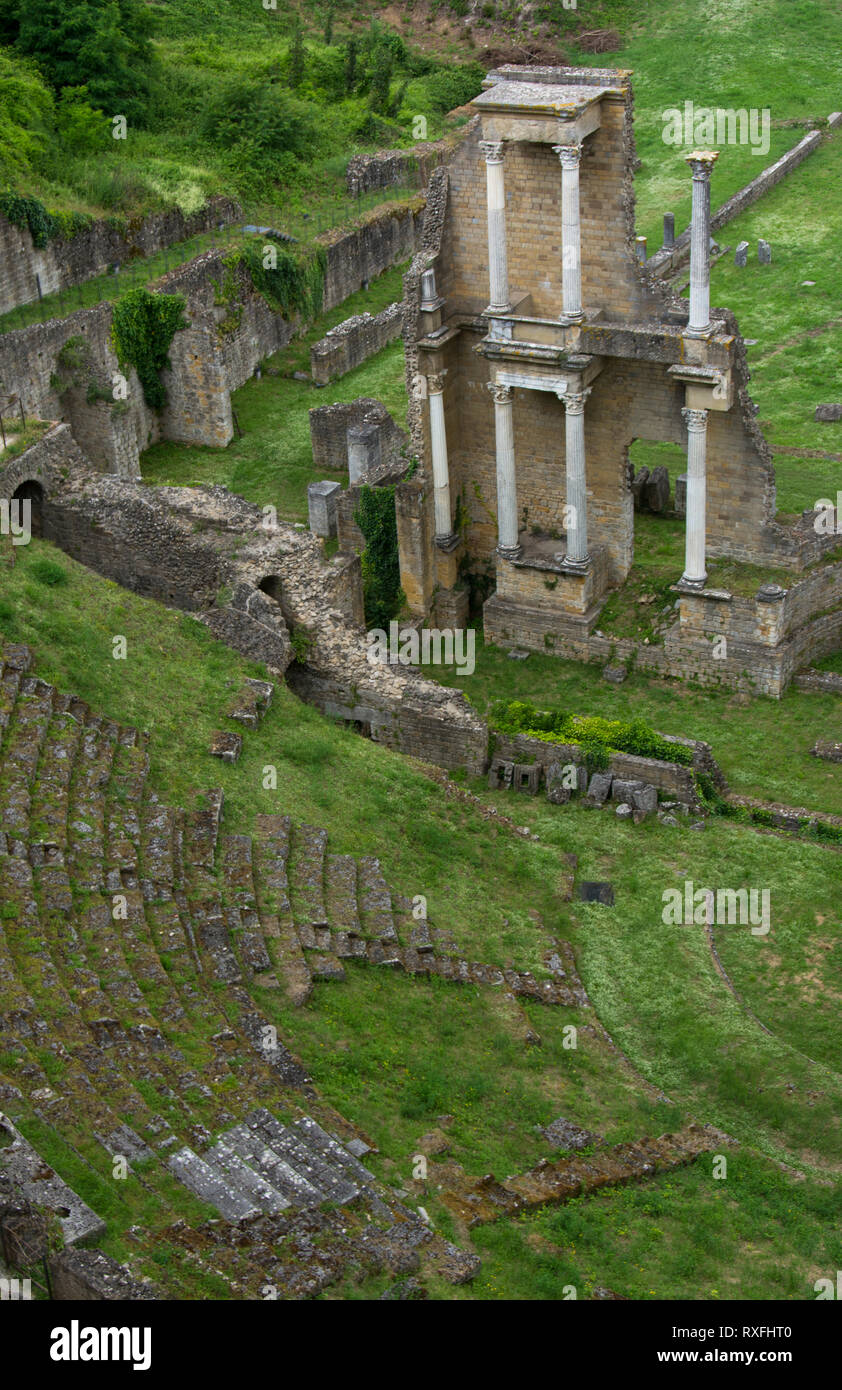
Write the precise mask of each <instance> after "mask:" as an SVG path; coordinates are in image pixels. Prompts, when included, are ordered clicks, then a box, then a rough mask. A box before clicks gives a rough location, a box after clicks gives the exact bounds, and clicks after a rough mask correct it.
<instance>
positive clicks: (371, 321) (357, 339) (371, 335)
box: [310, 304, 403, 386]
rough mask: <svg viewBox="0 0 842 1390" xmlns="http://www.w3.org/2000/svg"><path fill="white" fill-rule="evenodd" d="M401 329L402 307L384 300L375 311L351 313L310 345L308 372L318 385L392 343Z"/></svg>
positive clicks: (324, 384)
mask: <svg viewBox="0 0 842 1390" xmlns="http://www.w3.org/2000/svg"><path fill="white" fill-rule="evenodd" d="M402 329H403V307H402V305H400V304H388V305H387V306H386V308H385V309H381V310H380V313H379V314H355V315H354V316H353V318H350V319H345V321H344V322H343V323H340V324H337V326H336V328H331V329H329V330H328V332H327V334H326V335H325V337H324V338H320V339H319V341H318V342H317V343H314V344H313V346H312V347H311V349H310V373H311V375H312V377H313V380H314V381H315V382H316V383H317V385H319V386H326V385H327V384H328V382H329V381H332V380H333V379H334V377H339V376H344V375H345V373H346V372H350V371H353V369H354V367H359V366H360V365H361V364H362V363H363V362H366V361H368V359H369V357H373V356H374V355H375V353H378V352H380V351H381V349H382V348H384V347H388V345H389V344H390V343H394V342H395V341H396V340H397V339H398V338H399V337H400V336H401V332H402Z"/></svg>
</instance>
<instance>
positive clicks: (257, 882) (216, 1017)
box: [0, 647, 587, 1297]
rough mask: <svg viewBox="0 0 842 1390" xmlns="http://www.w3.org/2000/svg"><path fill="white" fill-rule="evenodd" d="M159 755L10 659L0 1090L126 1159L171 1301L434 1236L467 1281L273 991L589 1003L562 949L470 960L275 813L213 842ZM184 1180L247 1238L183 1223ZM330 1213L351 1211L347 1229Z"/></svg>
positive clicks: (393, 1259)
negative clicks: (273, 1021) (266, 1000)
mask: <svg viewBox="0 0 842 1390" xmlns="http://www.w3.org/2000/svg"><path fill="white" fill-rule="evenodd" d="M147 745H148V737H147V735H145V734H143V733H141V732H139V731H138V730H137V729H135V728H132V727H128V726H121V725H119V724H117V723H115V722H113V721H110V720H108V719H105V718H103V717H101V716H100V715H97V714H96V713H95V712H92V711H91V710H90V709H89V708H88V706H87V705H86V704H85V703H84V701H82V700H80V699H79V698H78V697H76V696H74V695H63V694H61V693H60V692H58V691H56V690H55V689H54V688H53V687H52V686H50V685H48V684H47V683H45V682H43V681H41V680H40V679H39V678H38V677H37V676H36V675H34V674H33V673H32V662H31V657H30V654H29V653H28V651H27V650H26V649H25V648H22V647H5V648H3V649H2V662H1V663H0V1026H2V1031H3V1057H4V1060H3V1063H2V1065H0V1103H2V1104H3V1106H4V1108H5V1109H6V1110H7V1111H8V1110H9V1109H11V1110H12V1112H13V1114H12V1118H13V1119H14V1120H15V1121H16V1122H17V1121H20V1122H21V1123H24V1122H25V1120H26V1119H27V1117H29V1118H34V1119H37V1121H38V1124H39V1126H41V1127H42V1128H43V1129H44V1130H45V1131H46V1132H49V1133H51V1134H52V1135H53V1136H54V1138H55V1141H56V1144H57V1145H58V1146H59V1149H58V1150H57V1151H60V1147H61V1146H62V1145H64V1146H65V1147H69V1149H71V1150H74V1151H75V1152H76V1154H77V1155H78V1156H79V1158H80V1159H81V1162H82V1170H83V1171H84V1170H85V1168H87V1170H89V1171H91V1172H92V1173H95V1174H99V1175H101V1176H102V1177H110V1166H111V1162H112V1159H113V1157H114V1156H115V1155H120V1156H122V1157H123V1158H125V1159H126V1161H127V1163H128V1164H129V1167H130V1170H131V1172H132V1173H135V1174H136V1175H137V1177H138V1180H139V1179H140V1178H142V1181H143V1183H144V1185H145V1186H147V1187H148V1189H149V1194H150V1200H152V1199H153V1198H154V1200H155V1201H156V1202H157V1203H158V1211H159V1219H158V1222H157V1227H158V1232H159V1234H158V1235H156V1237H155V1239H159V1238H160V1231H161V1230H166V1231H167V1232H168V1237H169V1236H171V1238H172V1240H173V1241H174V1242H176V1243H178V1244H179V1245H180V1246H183V1248H184V1250H185V1253H186V1254H188V1252H189V1259H188V1262H187V1267H186V1268H185V1270H184V1271H181V1272H179V1271H178V1270H173V1271H172V1273H171V1279H172V1284H171V1285H170V1286H168V1288H170V1289H171V1290H175V1291H176V1294H175V1296H177V1291H178V1289H180V1288H182V1287H183V1288H189V1287H190V1284H189V1280H190V1278H191V1277H193V1276H192V1274H191V1271H201V1270H205V1271H222V1272H223V1274H224V1277H225V1279H226V1280H227V1281H228V1283H229V1286H230V1288H231V1290H232V1292H233V1293H235V1295H237V1296H259V1294H258V1293H256V1292H255V1291H256V1290H259V1281H260V1280H266V1279H269V1280H270V1282H271V1281H275V1282H277V1283H278V1285H279V1287H281V1288H283V1290H284V1295H283V1296H285V1297H286V1296H291V1297H299V1296H309V1295H310V1294H312V1293H313V1292H318V1291H319V1289H320V1288H322V1287H325V1286H326V1283H325V1281H327V1282H330V1280H331V1279H333V1278H337V1277H341V1275H342V1271H343V1269H344V1268H345V1267H346V1264H348V1263H349V1262H350V1263H352V1264H354V1265H359V1266H360V1267H363V1268H387V1269H389V1270H401V1269H402V1270H405V1269H412V1268H417V1262H418V1258H419V1256H418V1251H419V1250H421V1249H422V1248H423V1250H424V1251H425V1252H427V1253H426V1254H425V1255H424V1258H425V1259H427V1258H428V1255H429V1257H430V1258H432V1254H430V1252H433V1254H434V1255H435V1259H436V1260H438V1261H439V1263H440V1266H441V1268H442V1270H445V1271H446V1274H445V1277H448V1278H450V1277H453V1278H454V1279H462V1278H467V1277H471V1273H472V1271H474V1270H475V1263H476V1262H475V1258H474V1257H467V1256H464V1255H463V1253H462V1252H459V1251H457V1250H456V1249H455V1247H447V1243H446V1242H441V1241H440V1240H439V1238H438V1237H433V1236H432V1235H431V1233H430V1232H429V1231H428V1230H427V1229H426V1228H425V1227H424V1226H423V1223H419V1222H418V1221H417V1220H415V1219H414V1218H413V1217H412V1216H411V1213H408V1212H407V1211H406V1209H405V1208H402V1207H401V1205H400V1203H399V1202H397V1200H396V1199H395V1198H394V1197H393V1196H392V1195H391V1194H389V1193H388V1191H387V1190H386V1189H384V1188H382V1186H381V1185H380V1183H379V1182H378V1180H377V1179H375V1177H374V1175H373V1174H372V1172H371V1171H369V1170H368V1169H367V1168H365V1167H364V1166H363V1164H362V1163H361V1162H360V1160H359V1157H357V1156H355V1154H354V1152H352V1151H351V1149H349V1147H348V1146H347V1144H346V1142H344V1141H343V1140H340V1139H339V1138H338V1137H336V1136H337V1135H338V1134H340V1133H347V1128H348V1127H347V1125H346V1124H345V1122H344V1121H342V1120H341V1119H340V1117H338V1116H335V1115H334V1113H333V1112H332V1111H331V1110H330V1108H329V1107H328V1106H326V1104H325V1103H324V1102H323V1101H321V1100H320V1099H319V1098H318V1096H317V1095H316V1092H315V1090H314V1088H313V1085H312V1082H311V1080H310V1078H309V1077H308V1076H307V1073H306V1071H305V1070H304V1068H303V1067H302V1066H301V1064H300V1062H299V1061H298V1060H297V1059H296V1058H295V1057H294V1055H293V1054H292V1053H291V1051H290V1050H289V1048H288V1047H287V1045H286V1043H285V1042H284V1040H283V1039H282V1038H280V1037H279V1036H278V1035H277V1031H276V1029H275V1028H273V1027H272V1026H270V1024H269V1020H268V1018H267V1016H266V1014H264V1013H263V1012H262V1010H261V1008H260V1006H259V999H260V997H261V995H260V991H261V990H262V989H264V988H269V989H274V990H279V989H282V990H283V991H284V992H285V993H286V995H287V997H288V998H289V1000H290V1001H292V1002H293V1003H295V1004H299V1005H300V1004H303V1003H304V1002H305V1001H306V999H307V998H308V996H309V994H310V992H311V990H312V988H313V982H314V980H321V981H326V980H342V979H343V978H344V977H345V971H346V969H355V968H356V966H357V964H360V965H366V966H367V965H372V964H379V965H384V966H386V967H390V968H392V969H397V970H402V971H404V972H405V973H407V974H411V975H425V976H426V975H432V974H438V975H439V976H440V977H441V978H444V979H448V980H451V981H453V982H454V983H460V982H464V983H468V984H474V985H481V986H485V987H489V988H498V989H503V990H504V991H508V992H510V993H512V994H516V995H519V996H524V997H530V998H534V999H540V1000H541V1001H542V1002H545V1003H548V1004H560V1005H574V1006H578V1005H582V1004H586V1003H587V1000H586V996H585V994H584V991H583V990H582V988H581V986H580V985H579V982H578V977H577V976H576V972H575V966H574V964H573V961H572V957H571V956H569V955H568V956H565V955H564V954H563V953H562V950H561V948H559V951H558V952H556V953H555V955H554V956H553V958H552V959H550V958H549V957H548V959H547V962H546V965H547V976H548V978H547V979H545V980H536V979H535V978H534V977H533V976H532V975H531V974H530V973H529V972H528V971H517V970H503V969H498V968H497V967H495V966H491V965H486V964H482V963H479V962H470V961H467V960H464V959H462V958H461V957H459V956H458V955H457V954H456V952H455V948H454V947H453V946H452V943H450V942H449V941H448V939H447V937H446V934H444V933H442V932H441V931H439V930H438V929H436V928H433V927H431V926H430V924H429V923H427V922H426V920H423V919H418V920H416V918H415V917H414V916H413V912H412V902H411V901H410V900H409V899H407V898H405V897H403V896H402V895H400V894H398V893H394V892H392V890H391V889H390V888H389V885H388V883H387V882H386V879H385V877H384V874H383V871H382V867H381V865H380V863H379V861H378V860H377V859H376V858H373V857H371V856H363V857H361V858H359V859H358V858H356V857H354V856H352V855H348V854H339V853H332V852H331V853H329V852H328V849H329V847H328V837H327V834H326V832H325V831H324V830H321V829H319V828H318V827H314V826H306V825H294V824H293V823H292V822H291V820H290V818H289V817H288V816H286V815H280V814H278V815H274V814H273V815H260V816H258V817H257V819H256V821H255V827H254V833H253V835H252V836H247V835H241V834H228V833H222V831H221V818H222V793H221V792H220V791H218V790H210V791H207V792H205V793H204V794H203V796H202V798H201V799H200V800H199V801H198V802H197V804H196V806H195V808H194V809H192V810H190V811H188V812H186V813H185V812H182V811H180V810H177V809H174V808H172V807H169V806H167V805H166V804H165V803H164V802H162V801H161V800H160V799H159V797H158V796H157V795H156V794H155V792H154V791H153V790H152V789H151V788H150V787H149V785H148V772H149V751H148V746H147ZM253 989H256V990H257V993H254V994H253V993H252V992H251V991H252V990H253ZM44 1049H48V1050H49V1053H50V1054H51V1056H52V1058H53V1061H54V1065H55V1068H56V1076H55V1077H53V1073H52V1070H51V1069H50V1068H49V1067H48V1069H47V1070H46V1071H45V1068H44V1065H42V1060H43V1057H44V1056H45V1055H46V1054H45V1052H44ZM10 1058H11V1061H9V1059H10ZM48 1071H49V1072H50V1074H49V1075H48ZM302 1105H304V1106H306V1112H307V1113H303V1112H302V1108H301V1107H302ZM279 1110H283V1113H284V1115H285V1116H289V1117H290V1118H284V1119H283V1120H281V1119H279V1118H277V1114H278V1112H279ZM331 1131H333V1132H331ZM355 1147H356V1148H357V1150H358V1153H364V1152H366V1151H367V1150H366V1146H365V1145H363V1144H362V1143H361V1142H358V1143H357V1144H356V1145H355ZM173 1176H175V1177H177V1178H178V1179H179V1180H180V1182H181V1183H182V1184H183V1185H184V1186H185V1187H186V1188H188V1189H189V1190H190V1191H191V1192H193V1193H194V1194H195V1196H196V1197H198V1198H199V1199H200V1200H202V1201H203V1202H205V1203H207V1204H208V1206H209V1207H210V1208H211V1209H212V1210H214V1211H215V1212H216V1213H218V1214H219V1215H220V1216H222V1217H223V1218H224V1223H223V1224H225V1225H226V1226H227V1223H232V1229H236V1231H238V1232H240V1235H239V1236H238V1237H237V1238H236V1239H235V1238H234V1236H232V1237H231V1239H230V1240H229V1239H228V1237H225V1236H220V1235H219V1233H218V1231H217V1229H216V1228H215V1227H213V1225H212V1223H211V1224H210V1225H207V1226H202V1225H195V1224H194V1225H192V1226H191V1225H190V1224H188V1223H185V1222H184V1221H183V1220H182V1219H181V1218H180V1217H179V1216H178V1215H177V1210H176V1209H175V1208H174V1206H173V1198H172V1186H173V1184H172V1178H173ZM45 1191H46V1189H45ZM325 1204H327V1205H328V1206H336V1207H341V1208H342V1209H343V1211H346V1210H347V1211H348V1212H351V1213H359V1215H358V1216H353V1218H352V1217H348V1216H345V1217H343V1218H342V1220H341V1221H340V1220H335V1219H334V1216H333V1215H332V1213H331V1212H330V1211H329V1210H327V1209H326V1206H325ZM61 1205H62V1206H68V1208H69V1209H72V1210H81V1208H80V1207H79V1206H78V1204H77V1203H73V1204H72V1205H71V1204H70V1203H69V1202H62V1203H61ZM84 1205H85V1204H84V1203H83V1204H82V1206H84ZM87 1219H88V1218H86V1220H87ZM91 1219H92V1220H93V1221H94V1222H96V1221H97V1220H98V1219H97V1218H95V1217H93V1215H92V1216H91ZM352 1219H353V1221H359V1222H363V1223H366V1224H365V1228H364V1229H363V1230H362V1232H361V1233H360V1231H356V1232H355V1231H352V1230H351V1229H350V1228H349V1226H348V1222H349V1220H352ZM369 1222H371V1223H372V1224H371V1225H368V1224H367V1223H369ZM267 1223H268V1224H267ZM68 1229H69V1228H68ZM91 1229H92V1230H98V1229H99V1226H95V1227H91ZM317 1235H318V1236H319V1240H321V1239H322V1237H324V1239H326V1240H328V1241H329V1242H330V1251H326V1250H323V1249H322V1248H321V1245H320V1247H319V1258H318V1260H317V1261H316V1260H315V1258H312V1259H310V1260H309V1262H308V1261H306V1260H305V1261H304V1262H303V1264H302V1262H301V1260H297V1259H296V1257H295V1255H294V1253H292V1254H291V1253H290V1252H291V1251H292V1250H293V1247H294V1244H295V1242H296V1241H298V1240H300V1241H301V1242H303V1243H304V1246H306V1243H307V1241H310V1240H312V1239H315V1237H316V1236H317ZM273 1238H276V1242H279V1243H280V1244H276V1245H273V1244H272V1239H273ZM288 1238H289V1250H288V1249H287V1248H286V1246H285V1245H284V1242H285V1241H286V1240H287V1239H288ZM151 1239H152V1238H151V1236H149V1237H148V1240H147V1245H148V1244H149V1243H150V1242H151ZM238 1241H239V1243H238Z"/></svg>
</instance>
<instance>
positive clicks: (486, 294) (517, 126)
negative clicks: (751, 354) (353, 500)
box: [397, 68, 838, 694]
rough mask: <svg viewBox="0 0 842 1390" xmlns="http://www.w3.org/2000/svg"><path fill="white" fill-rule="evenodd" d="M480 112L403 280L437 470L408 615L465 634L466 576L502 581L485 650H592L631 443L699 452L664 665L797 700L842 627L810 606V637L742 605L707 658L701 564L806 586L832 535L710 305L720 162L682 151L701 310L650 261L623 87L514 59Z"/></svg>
mask: <svg viewBox="0 0 842 1390" xmlns="http://www.w3.org/2000/svg"><path fill="white" fill-rule="evenodd" d="M473 105H474V108H475V110H476V112H477V115H476V117H475V118H474V120H473V121H472V123H471V124H470V125H469V127H468V128H467V131H466V133H465V136H464V138H463V140H462V142H461V144H460V145H459V147H458V149H457V150H456V151H455V153H454V156H453V159H452V161H451V163H450V164H449V165H448V166H447V168H445V169H440V170H438V171H436V173H435V174H434V175H433V177H432V179H431V182H430V186H429V189H428V198H427V215H426V221H425V228H424V240H423V243H422V249H421V251H420V252H419V254H418V255H417V256H416V258H415V260H414V261H413V265H412V268H411V271H410V272H409V274H408V275H407V276H406V277H405V282H404V290H405V298H404V311H405V328H404V333H405V341H406V357H407V384H408V389H409V392H410V412H409V417H410V428H411V432H412V441H413V443H412V449H413V453H415V454H417V455H418V457H419V460H420V468H419V471H418V473H417V474H416V476H415V477H414V478H413V479H412V480H411V481H410V482H408V483H406V484H404V485H402V487H401V489H400V496H399V498H398V507H397V511H398V528H399V539H400V544H401V564H402V581H403V587H404V590H405V592H406V594H407V597H408V600H409V603H410V606H411V608H412V609H413V611H414V612H415V613H416V614H419V615H424V616H426V615H428V614H429V613H430V612H431V611H432V610H433V608H434V609H435V614H436V617H437V620H438V621H440V622H441V621H443V620H445V619H448V620H451V621H453V620H459V619H460V618H462V617H464V613H465V609H466V603H467V596H466V594H465V592H464V589H463V581H462V573H463V571H464V568H465V567H466V566H467V567H468V568H469V569H474V570H482V569H483V568H485V567H490V568H491V569H492V570H493V573H494V575H495V577H496V592H495V593H493V594H492V596H491V598H490V599H489V600H488V601H487V603H486V605H485V632H486V638H487V640H491V641H498V642H502V643H504V644H511V645H514V644H519V645H525V646H531V647H535V648H537V649H540V650H544V649H546V648H547V647H548V646H549V647H551V648H552V649H553V650H555V651H556V652H557V653H558V654H559V655H566V656H575V657H577V658H580V659H586V660H587V659H594V657H596V656H598V655H599V653H598V651H597V647H598V646H599V639H597V638H596V637H595V635H594V634H595V632H596V629H597V628H598V619H599V613H600V610H601V608H602V606H603V604H604V602H605V600H606V598H607V597H608V594H609V593H610V592H611V590H612V589H616V588H617V587H618V586H620V585H622V583H623V582H624V580H625V578H626V576H627V574H628V571H629V568H630V566H631V564H632V561H633V555H634V510H633V498H632V492H631V487H630V478H631V469H630V466H629V457H628V455H629V447H630V445H631V444H632V442H633V441H634V440H635V439H638V438H642V439H645V440H648V441H666V442H670V443H675V444H679V445H681V446H682V447H684V448H686V449H687V450H688V475H689V477H688V491H687V518H686V532H687V547H686V559H685V567H684V574H683V576H682V575H681V573H680V572H679V573H676V576H675V577H676V582H677V583H679V588H680V590H681V598H682V603H681V612H680V618H679V621H678V622H677V623H676V626H675V628H674V629H673V631H672V633H671V635H670V638H669V640H668V641H667V642H666V644H665V646H664V648H662V649H661V651H660V652H659V653H658V656H657V658H655V657H653V658H652V662H653V664H654V663H655V661H658V662H660V664H661V667H662V669H663V670H664V673H665V674H677V675H694V676H696V677H697V678H699V679H703V680H717V681H719V680H722V681H725V682H726V683H729V684H732V685H740V684H743V685H746V686H747V688H757V689H759V690H765V691H767V692H768V693H770V694H778V693H780V690H781V689H783V687H784V686H785V684H786V681H787V680H788V679H789V674H790V667H791V664H792V661H793V660H795V659H796V658H795V655H794V653H795V650H796V648H798V649H803V650H804V652H805V653H806V651H807V650H808V649H809V648H810V645H811V642H812V640H813V638H814V637H815V638H816V639H817V640H819V639H820V640H821V641H822V642H823V643H825V644H826V643H827V642H828V641H830V640H832V639H831V637H830V629H831V628H834V631H838V624H834V621H833V620H831V621H830V622H829V623H828V624H825V628H824V629H823V631H822V632H821V634H820V633H819V631H818V629H816V628H815V625H814V624H813V625H812V626H811V625H810V623H809V613H808V612H807V611H806V610H805V608H804V605H803V604H801V603H799V605H798V608H799V612H800V617H799V621H800V622H801V623H802V625H804V626H803V627H802V634H801V636H800V637H799V636H798V634H797V633H796V632H795V631H794V629H793V628H792V625H791V624H790V626H789V627H788V628H787V629H786V630H784V629H783V628H782V627H780V625H778V624H777V623H772V624H770V623H769V622H768V621H767V615H768V609H764V608H763V605H762V602H757V603H755V601H753V600H752V601H737V600H733V601H732V603H731V608H730V612H731V613H732V615H734V614H736V613H737V612H738V611H739V612H740V618H739V620H737V621H736V622H735V621H734V619H733V617H732V620H731V626H732V629H733V633H734V636H735V640H736V643H737V648H738V650H737V649H735V651H734V652H733V653H731V654H729V655H728V656H727V657H726V658H725V659H723V660H721V661H717V662H715V663H712V662H711V659H710V636H711V634H712V631H715V630H716V625H715V626H714V628H713V629H711V628H710V627H709V626H708V625H707V624H708V620H709V616H710V611H711V608H710V595H709V591H708V590H707V589H706V587H705V585H706V567H705V560H706V559H707V558H711V557H729V558H732V559H735V560H739V561H743V562H747V563H751V564H755V565H764V564H768V565H774V566H776V567H781V568H787V569H790V570H792V571H793V572H795V573H798V572H800V571H804V569H805V567H806V566H807V565H810V564H813V563H815V562H817V561H820V560H821V558H822V556H823V555H824V554H826V553H827V552H829V551H830V550H831V549H832V548H833V544H832V538H817V537H816V535H815V533H814V532H813V531H812V527H811V525H810V519H809V518H805V519H802V521H801V522H800V523H799V524H798V525H795V526H792V527H789V528H787V527H784V526H782V525H780V524H778V523H777V522H776V521H775V485H774V472H773V467H772V459H771V453H770V450H769V447H768V444H767V443H766V441H765V439H764V438H763V435H762V433H761V431H760V429H759V428H758V426H757V422H756V419H755V415H756V411H755V407H754V404H753V402H752V400H751V397H750V395H749V392H748V380H749V373H748V368H747V363H746V356H745V348H744V345H743V341H742V339H741V337H740V335H739V332H738V329H737V325H736V322H735V320H734V318H733V315H731V314H730V313H729V312H728V311H727V310H722V309H710V308H709V283H708V251H707V246H708V237H707V232H708V226H709V176H710V167H711V165H712V163H713V160H714V159H715V158H716V152H707V151H696V152H694V153H693V154H692V155H691V156H689V157H688V162H689V163H690V165H691V171H692V177H693V181H694V189H695V193H694V233H693V241H694V246H695V253H694V255H693V257H692V258H691V282H692V292H691V303H690V305H688V303H687V301H684V300H680V299H677V298H675V297H673V296H672V295H671V294H670V292H669V291H668V290H667V289H666V287H665V286H664V285H663V283H662V282H661V281H659V280H658V279H657V278H656V277H655V276H653V275H652V274H651V273H649V272H648V271H647V270H646V269H645V268H644V267H643V266H642V265H641V264H640V262H639V260H638V258H637V256H636V253H635V246H634V194H633V170H634V161H635V153H634V139H633V131H632V112H633V107H632V95H631V86H630V81H629V74H628V73H625V72H622V71H613V70H599V69H581V70H577V69H553V68H503V69H500V70H499V71H497V72H492V73H490V74H489V76H488V78H487V79H486V82H485V84H484V91H483V92H482V93H481V94H480V95H479V96H478V97H477V98H476V99H475V101H474V103H473ZM430 271H432V272H433V273H432V275H430V274H429V272H430ZM434 384H435V389H434ZM439 387H442V388H443V390H442V391H439V389H438V388H439ZM434 406H435V409H434V408H433V407H434ZM436 476H438V478H439V487H438V491H439V493H440V496H443V495H444V493H443V484H444V483H445V482H446V483H447V487H448V493H449V506H450V510H451V522H452V531H454V532H458V534H457V535H453V534H451V535H450V536H448V535H447V534H446V533H445V531H444V520H445V518H444V517H443V509H442V505H441V504H440V505H439V513H440V515H439V516H438V517H436V515H435V501H434V492H435V491H436V488H434V481H435V479H436ZM833 587H834V585H833V583H832V582H831V588H833ZM434 595H435V601H434ZM728 599H729V600H730V599H732V596H728ZM749 602H750V604H751V608H752V616H751V618H750V619H749V617H748V615H747V614H743V612H742V607H741V605H743V606H744V604H745V603H749ZM592 644H595V645H593V646H592ZM787 644H788V645H787Z"/></svg>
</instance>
